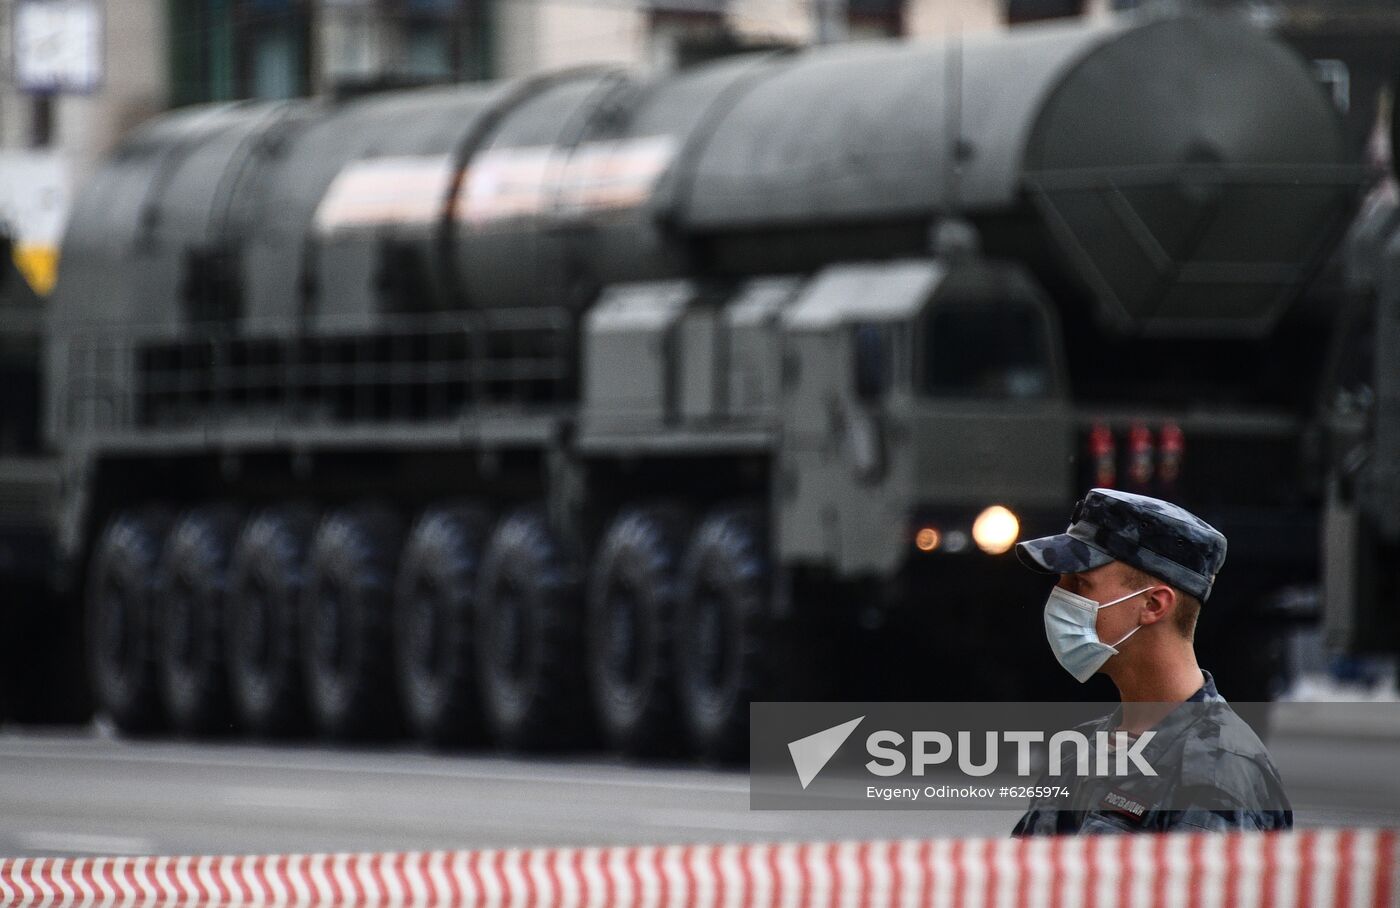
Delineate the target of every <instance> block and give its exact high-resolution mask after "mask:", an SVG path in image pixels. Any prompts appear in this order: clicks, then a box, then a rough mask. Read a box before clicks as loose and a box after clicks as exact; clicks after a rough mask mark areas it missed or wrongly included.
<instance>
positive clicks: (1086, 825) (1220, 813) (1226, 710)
mask: <svg viewBox="0 0 1400 908" xmlns="http://www.w3.org/2000/svg"><path fill="white" fill-rule="evenodd" d="M1203 674H1204V675H1205V683H1204V684H1203V685H1202V686H1201V689H1200V690H1198V691H1196V693H1195V694H1194V695H1193V696H1192V697H1191V699H1190V700H1188V701H1187V703H1185V704H1183V705H1182V706H1180V707H1178V708H1177V709H1176V710H1175V711H1173V712H1172V713H1171V714H1169V715H1168V716H1167V717H1166V718H1165V719H1163V720H1162V722H1161V723H1159V724H1158V725H1157V726H1156V728H1155V731H1156V732H1157V734H1156V737H1154V738H1153V739H1152V740H1151V741H1150V742H1149V743H1148V744H1147V745H1146V746H1145V747H1144V748H1143V756H1144V757H1145V758H1146V760H1147V762H1148V763H1149V764H1151V766H1152V767H1153V768H1154V769H1156V770H1157V772H1158V775H1157V776H1156V777H1155V778H1154V777H1147V776H1142V775H1138V774H1132V775H1128V776H1122V777H1116V778H1083V779H1078V778H1072V777H1066V776H1061V777H1058V778H1051V777H1050V776H1049V775H1048V774H1046V775H1042V776H1041V779H1040V781H1039V782H1038V784H1040V785H1047V786H1050V785H1065V784H1068V786H1069V789H1070V791H1069V795H1068V797H1063V798H1042V799H1037V800H1035V801H1033V802H1032V803H1031V806H1030V809H1029V810H1028V811H1026V814H1025V816H1023V817H1021V821H1020V822H1019V823H1017V824H1016V828H1015V829H1014V830H1013V831H1012V835H1018V836H1021V835H1056V834H1064V833H1100V832H1167V831H1169V830H1176V831H1183V832H1185V831H1193V830H1211V831H1225V830H1232V829H1260V830H1268V829H1291V828H1292V827H1293V809H1292V806H1291V805H1290V804H1289V802H1288V796H1287V795H1286V794H1285V793H1284V791H1283V782H1282V781H1281V780H1280V779H1279V775H1278V771H1277V770H1276V769H1275V768H1274V764H1273V762H1272V761H1271V760H1270V759H1269V752H1268V751H1267V750H1266V749H1265V747H1264V744H1263V742H1261V741H1260V740H1259V737H1258V736H1257V735H1255V733H1254V730H1253V729H1252V728H1250V727H1249V725H1247V724H1246V723H1245V721H1244V720H1243V719H1241V718H1240V717H1239V716H1238V715H1236V714H1235V711H1234V710H1233V709H1231V708H1230V705H1229V704H1228V703H1226V702H1225V698H1224V697H1222V696H1220V694H1219V693H1217V692H1216V689H1215V681H1214V680H1213V679H1212V678H1211V676H1210V673H1209V672H1204V673H1203ZM1120 717H1121V712H1114V713H1112V714H1110V715H1108V716H1105V717H1103V718H1102V719H1098V720H1095V721H1093V722H1087V723H1085V724H1084V725H1081V726H1078V728H1077V730H1078V731H1081V732H1084V733H1085V734H1086V736H1087V737H1088V738H1089V739H1090V741H1091V742H1092V741H1093V734H1092V733H1093V732H1095V731H1112V730H1113V729H1114V728H1115V727H1117V725H1118V722H1119V719H1120Z"/></svg>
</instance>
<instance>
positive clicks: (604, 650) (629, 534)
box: [587, 506, 687, 755]
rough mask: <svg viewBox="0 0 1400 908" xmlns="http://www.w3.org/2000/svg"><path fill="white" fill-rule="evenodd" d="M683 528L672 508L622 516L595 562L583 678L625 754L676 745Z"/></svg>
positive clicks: (614, 742) (607, 730)
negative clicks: (675, 659)
mask: <svg viewBox="0 0 1400 908" xmlns="http://www.w3.org/2000/svg"><path fill="white" fill-rule="evenodd" d="M686 523H687V521H686V517H685V514H684V512H683V511H681V510H680V509H679V508H675V507H666V506H660V507H651V508H641V509H630V510H625V511H623V512H622V513H621V514H619V515H618V516H617V518H616V519H615V520H614V521H613V523H612V526H610V527H609V528H608V531H607V534H606V535H605V536H604V537H603V543H602V545H601V546H600V547H599V549H598V554H597V557H596V558H595V559H594V566H593V575H592V578H591V580H590V582H589V585H588V603H587V616H588V675H589V680H590V682H591V685H590V686H591V689H592V692H593V703H594V707H595V709H596V710H597V712H598V719H599V722H600V724H601V725H602V729H603V733H604V735H605V736H606V737H607V740H608V743H609V744H611V745H612V746H613V747H615V748H617V749H619V750H621V751H623V752H624V753H629V754H634V755H650V754H656V753H660V752H664V751H666V750H667V749H668V748H669V747H670V745H671V743H672V740H673V737H674V735H673V732H674V725H675V709H676V707H675V685H674V668H673V666H672V663H671V658H672V657H671V653H672V641H671V634H672V623H673V619H674V614H675V600H676V575H677V574H678V573H679V565H680V559H681V555H682V548H683V546H684V540H685V531H686Z"/></svg>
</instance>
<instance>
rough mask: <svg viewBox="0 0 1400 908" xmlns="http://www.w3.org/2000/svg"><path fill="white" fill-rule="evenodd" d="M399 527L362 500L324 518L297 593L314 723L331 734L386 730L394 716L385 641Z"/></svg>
mask: <svg viewBox="0 0 1400 908" xmlns="http://www.w3.org/2000/svg"><path fill="white" fill-rule="evenodd" d="M399 540H400V526H399V521H398V518H397V517H396V516H395V515H394V514H393V513H392V512H391V511H389V510H388V509H386V508H381V507H377V506H373V505H360V506H356V507H351V508H344V509H341V510H338V511H333V512H331V513H330V514H328V515H327V516H326V518H325V519H324V520H322V521H321V525H320V526H319V527H317V529H316V535H315V538H314V539H313V540H312V543H311V553H310V556H309V557H308V559H307V572H306V575H307V579H306V588H305V589H304V590H303V591H302V597H301V627H302V639H301V644H302V662H303V665H304V666H305V671H306V683H307V689H308V694H309V705H310V708H311V719H312V721H313V723H314V724H315V725H316V728H317V729H318V730H319V731H320V732H321V733H322V734H324V735H327V736H329V737H332V738H365V737H383V736H385V735H386V734H389V733H392V732H393V731H396V730H397V729H396V727H395V723H394V721H393V720H394V701H395V699H396V698H395V695H394V689H393V670H394V665H393V662H394V660H393V650H392V647H391V646H390V644H389V639H390V638H389V634H390V627H391V619H390V612H391V609H392V605H393V588H394V565H395V562H396V561H397V559H398V554H399Z"/></svg>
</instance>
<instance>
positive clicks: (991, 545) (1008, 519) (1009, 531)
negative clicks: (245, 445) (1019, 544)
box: [972, 504, 1021, 555]
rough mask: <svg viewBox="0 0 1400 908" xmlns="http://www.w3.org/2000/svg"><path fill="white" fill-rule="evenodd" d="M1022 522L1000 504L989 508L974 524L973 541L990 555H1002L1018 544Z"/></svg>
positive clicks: (979, 515) (978, 516)
mask: <svg viewBox="0 0 1400 908" xmlns="http://www.w3.org/2000/svg"><path fill="white" fill-rule="evenodd" d="M1020 533H1021V521H1019V520H1017V519H1016V515H1015V514H1013V513H1011V511H1010V509H1008V508H1004V507H1002V506H1001V505H999V504H994V505H992V506H991V507H990V508H987V509H986V510H985V511H983V512H982V513H981V514H978V515H977V519H976V520H975V521H973V523H972V540H973V541H974V542H976V543H977V547H978V548H979V549H981V550H982V551H984V552H986V553H987V554H988V555H1000V554H1002V553H1003V552H1006V551H1008V550H1009V549H1010V548H1011V547H1012V546H1013V545H1015V544H1016V537H1017V536H1018V535H1020Z"/></svg>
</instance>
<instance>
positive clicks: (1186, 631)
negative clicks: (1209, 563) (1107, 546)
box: [1118, 561, 1201, 641]
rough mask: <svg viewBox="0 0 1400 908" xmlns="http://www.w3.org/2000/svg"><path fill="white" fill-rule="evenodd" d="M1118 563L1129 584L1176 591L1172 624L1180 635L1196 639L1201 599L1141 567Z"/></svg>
mask: <svg viewBox="0 0 1400 908" xmlns="http://www.w3.org/2000/svg"><path fill="white" fill-rule="evenodd" d="M1118 563H1119V564H1121V565H1123V570H1124V571H1125V572H1126V575H1125V576H1126V577H1127V579H1128V585H1129V586H1133V587H1138V588H1141V587H1144V586H1158V585H1160V586H1167V587H1171V588H1172V590H1174V591H1175V592H1176V610H1175V611H1173V612H1172V626H1173V627H1175V628H1176V630H1177V633H1179V634H1181V636H1183V637H1185V638H1186V639H1187V640H1192V641H1194V640H1195V639H1196V621H1197V619H1199V618H1200V617H1201V600H1199V599H1197V598H1196V597H1195V596H1192V595H1191V594H1190V593H1187V592H1183V591H1182V590H1181V589H1180V588H1179V587H1175V586H1172V585H1171V584H1170V583H1167V582H1166V581H1165V580H1163V579H1162V578H1160V577H1154V576H1152V575H1151V574H1149V573H1147V572H1146V571H1144V570H1142V569H1141V568H1137V567H1134V566H1133V565H1131V564H1128V563H1127V562H1124V561H1120V562H1118Z"/></svg>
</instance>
